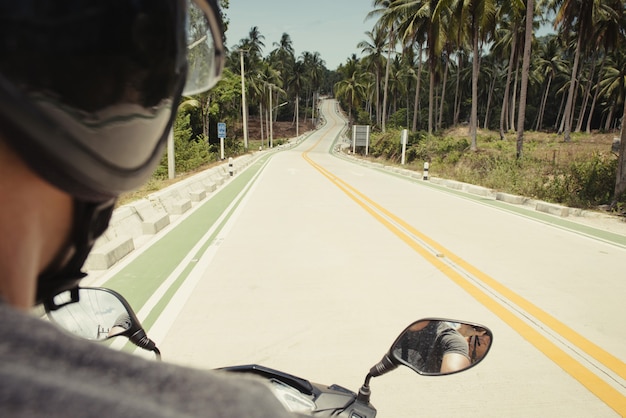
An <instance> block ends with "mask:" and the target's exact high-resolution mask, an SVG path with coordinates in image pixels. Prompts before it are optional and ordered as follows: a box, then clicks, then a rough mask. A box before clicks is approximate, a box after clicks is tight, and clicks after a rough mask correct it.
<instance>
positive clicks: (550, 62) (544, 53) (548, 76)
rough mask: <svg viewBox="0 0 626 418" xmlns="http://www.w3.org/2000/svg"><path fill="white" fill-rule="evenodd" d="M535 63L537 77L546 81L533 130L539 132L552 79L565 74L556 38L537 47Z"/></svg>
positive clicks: (553, 37)
mask: <svg viewBox="0 0 626 418" xmlns="http://www.w3.org/2000/svg"><path fill="white" fill-rule="evenodd" d="M535 58H536V62H535V64H534V68H535V71H536V72H537V75H536V76H537V77H540V78H542V79H544V80H546V83H545V87H544V88H543V95H542V98H541V102H540V104H539V113H538V115H537V124H536V126H535V130H537V131H540V130H541V129H542V127H543V119H544V115H545V111H546V103H547V101H548V96H549V94H550V88H551V86H552V82H553V81H554V79H555V78H556V77H557V76H558V75H559V74H560V73H565V72H566V70H567V66H566V64H565V62H564V61H563V57H562V54H561V50H560V45H559V42H558V39H557V37H556V36H554V35H552V36H550V37H549V38H548V39H547V41H545V42H543V43H541V44H540V45H539V51H538V53H537V54H535Z"/></svg>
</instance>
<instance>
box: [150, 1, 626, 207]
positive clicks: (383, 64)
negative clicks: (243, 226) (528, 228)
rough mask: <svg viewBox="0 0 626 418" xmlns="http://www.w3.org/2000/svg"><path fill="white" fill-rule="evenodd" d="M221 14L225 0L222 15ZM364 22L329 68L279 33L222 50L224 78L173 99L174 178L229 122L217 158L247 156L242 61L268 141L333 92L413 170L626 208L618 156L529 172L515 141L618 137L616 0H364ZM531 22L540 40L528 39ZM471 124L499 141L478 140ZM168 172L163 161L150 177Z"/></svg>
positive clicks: (625, 57) (622, 64)
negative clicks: (405, 145)
mask: <svg viewBox="0 0 626 418" xmlns="http://www.w3.org/2000/svg"><path fill="white" fill-rule="evenodd" d="M227 5H228V2H226V1H222V6H226V9H225V10H226V13H225V14H226V17H227V15H228V13H227ZM527 6H530V9H529V10H528V11H527V10H526V8H527ZM533 6H534V7H533ZM528 12H531V13H528ZM532 12H534V13H532ZM533 15H534V17H533V19H532V21H530V22H527V20H531V19H530V17H531V16H533ZM368 17H369V18H371V19H372V30H371V31H369V32H366V34H365V35H366V39H365V40H363V41H362V42H360V43H359V44H358V45H355V48H356V49H357V50H358V51H359V52H360V53H361V57H357V54H351V55H350V56H349V57H348V58H347V60H346V61H345V63H344V64H342V65H340V66H339V68H337V69H336V71H331V70H328V69H327V68H326V67H325V63H324V60H323V59H322V57H321V56H320V54H319V53H317V52H304V53H302V54H301V55H300V56H296V55H295V53H294V47H293V43H292V40H291V38H290V36H289V34H287V33H284V34H282V36H281V38H280V39H278V40H272V41H273V42H272V46H271V48H268V49H269V51H267V52H266V44H265V37H264V36H263V35H262V34H261V33H260V32H259V29H258V27H252V28H250V32H249V34H248V36H247V37H246V38H244V39H241V40H240V41H239V43H237V44H236V45H235V46H234V47H233V48H232V50H231V51H230V53H229V55H228V60H227V68H226V71H225V73H224V76H223V78H222V81H220V83H218V85H217V86H216V87H215V88H214V89H212V90H211V91H210V92H208V93H204V94H202V95H200V96H198V97H193V98H186V99H185V101H184V102H183V103H182V104H181V106H180V109H179V112H180V115H179V119H180V120H177V122H176V131H177V133H176V141H177V145H176V153H177V155H176V161H177V171H188V170H194V169H195V168H197V167H198V166H200V165H202V164H206V163H207V162H211V161H216V158H217V155H218V149H217V148H218V146H219V145H218V138H217V136H216V124H217V122H226V123H227V125H228V138H227V141H226V142H227V149H228V151H227V156H235V155H237V154H239V153H241V152H246V151H247V150H246V149H245V148H244V142H243V128H242V126H243V116H242V106H241V103H242V86H241V81H242V80H241V78H242V77H241V74H242V66H243V79H244V83H245V96H246V104H247V105H246V109H245V111H246V115H247V116H253V117H255V118H256V119H257V120H260V121H261V123H262V124H263V126H265V127H266V128H265V129H266V132H267V126H268V123H269V121H270V113H272V116H271V117H272V119H273V120H274V121H276V120H281V121H292V123H293V124H295V125H296V126H298V125H299V124H296V121H297V120H302V119H303V118H311V119H314V118H316V117H317V115H316V106H315V103H317V100H318V98H319V97H320V96H321V95H324V94H327V95H334V96H335V97H336V98H337V99H338V100H339V101H340V103H341V105H342V107H343V108H344V109H346V113H347V114H348V117H349V119H350V122H351V123H356V124H363V125H371V126H372V127H373V131H374V132H383V133H385V132H386V131H387V130H388V129H400V128H407V129H409V130H410V131H411V132H412V133H411V144H412V145H411V147H409V151H408V155H407V158H408V159H409V161H412V160H424V159H426V158H432V159H433V161H435V162H437V161H438V160H440V161H441V162H445V164H446V166H449V167H455V168H454V170H455V171H456V172H455V173H454V175H455V176H456V177H459V178H461V179H464V180H465V181H471V182H477V183H479V184H482V183H485V182H487V183H488V185H489V184H493V185H494V186H498V185H506V187H509V188H510V189H512V190H511V191H514V192H519V193H522V194H527V195H529V196H536V197H545V198H548V199H549V200H554V201H561V202H563V203H570V202H571V204H575V205H582V206H585V205H593V204H598V203H605V202H607V201H611V200H612V203H615V202H616V201H618V200H620V199H622V200H623V199H624V198H623V195H624V193H625V191H626V155H625V154H626V151H620V152H619V159H618V161H615V159H614V158H613V159H611V158H610V157H608V156H604V155H601V154H598V155H593V154H591V155H586V156H581V157H580V158H579V159H576V160H572V161H569V162H568V164H567V165H565V166H563V165H558V167H553V169H551V170H545V169H539V168H536V169H531V168H529V167H528V166H529V165H531V166H534V164H533V158H534V156H533V147H534V144H533V143H532V141H528V140H525V138H524V132H525V131H528V132H530V131H536V132H546V135H549V134H551V133H555V134H558V135H561V136H560V138H561V139H562V140H564V141H565V143H570V141H572V137H573V136H575V135H576V133H577V132H587V133H589V134H590V133H592V132H615V135H619V134H618V133H617V131H618V129H619V128H620V127H621V120H622V119H625V120H626V107H625V106H624V102H625V98H626V3H625V2H624V1H623V0H605V1H598V0H545V1H539V0H537V1H536V2H535V1H532V0H528V1H524V2H522V1H514V2H511V1H505V0H485V1H480V2H477V1H461V0H391V1H389V0H373V1H372V12H371V13H370V15H369V16H368ZM540 25H543V26H542V28H541V33H542V34H543V36H536V35H537V33H538V28H539V26H540ZM226 36H228V32H226ZM525 46H529V47H530V49H531V50H532V54H531V55H530V60H529V61H528V60H526V61H525V60H524V59H523V58H524V56H525V55H524V54H523V51H524V50H525ZM528 49H529V48H526V50H528ZM526 56H527V57H528V55H526ZM242 61H243V65H242ZM524 64H526V65H524ZM270 108H271V111H270ZM522 110H523V111H522ZM185 118H186V119H185ZM248 119H249V118H248ZM518 119H519V120H518ZM185 121H187V122H185ZM459 126H468V127H469V128H470V129H469V132H468V134H467V135H465V136H463V137H462V138H460V139H451V138H448V137H446V136H445V135H442V134H441V133H442V132H445V130H447V129H450V128H454V127H459ZM479 127H480V128H483V129H488V130H491V131H495V132H496V134H490V135H487V136H480V135H477V131H478V128H479ZM296 129H297V128H296ZM296 132H297V130H296ZM514 133H517V138H516V142H515V143H514V142H513V141H512V140H511V138H510V136H511V135H512V134H514ZM622 135H624V136H625V137H626V135H625V134H622ZM266 136H267V134H266ZM505 137H506V138H507V139H506V140H505ZM249 139H250V140H254V139H256V140H258V139H259V138H254V139H252V138H249ZM622 142H623V143H626V141H622ZM248 146H249V144H248ZM375 148H376V149H377V150H376V152H377V153H378V155H380V156H384V157H385V158H391V159H397V158H398V156H399V145H398V144H396V143H395V142H394V143H391V142H387V141H386V140H385V139H384V138H382V139H380V140H379V141H378V143H377V144H376V145H375ZM623 148H624V147H623ZM468 149H471V150H472V151H480V152H472V153H468V152H467V150H468ZM494 150H498V151H499V152H498V154H497V155H495V154H494V152H493V151H494ZM179 160H184V161H179ZM164 161H166V160H164ZM450 170H452V168H450ZM166 173H167V168H166V165H162V166H161V167H160V168H159V170H158V171H157V176H161V177H162V176H164V175H165V174H166ZM451 174H452V173H451ZM498 176H501V178H498ZM611 178H612V179H613V180H612V181H611ZM611 182H612V183H613V185H614V186H615V187H614V188H613V191H611Z"/></svg>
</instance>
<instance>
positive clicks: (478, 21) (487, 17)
mask: <svg viewBox="0 0 626 418" xmlns="http://www.w3.org/2000/svg"><path fill="white" fill-rule="evenodd" d="M451 1H454V0H441V1H440V3H439V5H438V8H437V10H436V11H435V14H440V13H442V10H443V9H444V7H446V6H448V4H449V2H451ZM463 3H464V5H465V7H467V12H466V13H462V14H461V16H463V17H466V19H467V21H466V23H467V25H468V26H469V28H470V33H471V34H472V110H471V115H470V137H471V145H470V149H471V150H472V151H476V150H477V149H478V146H477V144H476V133H477V129H478V75H479V72H480V52H479V43H480V42H482V41H486V40H487V39H488V38H489V36H490V35H491V34H492V32H493V31H494V29H495V17H496V12H497V7H496V6H497V3H498V2H497V1H496V0H481V1H478V0H477V1H464V2H463ZM448 7H449V6H448Z"/></svg>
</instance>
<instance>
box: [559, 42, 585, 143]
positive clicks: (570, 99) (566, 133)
mask: <svg viewBox="0 0 626 418" xmlns="http://www.w3.org/2000/svg"><path fill="white" fill-rule="evenodd" d="M583 35H584V34H583V33H582V31H579V34H578V41H577V43H576V51H575V52H574V65H573V66H572V77H571V80H570V84H569V92H568V94H567V102H566V103H565V112H564V114H563V121H564V122H565V126H564V128H563V140H564V141H565V142H570V140H571V139H572V138H571V133H572V122H571V118H572V113H573V108H574V92H575V88H576V76H577V72H578V62H579V60H580V48H581V46H582V42H583Z"/></svg>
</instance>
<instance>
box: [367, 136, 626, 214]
mask: <svg viewBox="0 0 626 418" xmlns="http://www.w3.org/2000/svg"><path fill="white" fill-rule="evenodd" d="M399 138H400V131H399V130H388V131H387V132H386V133H378V134H374V135H373V139H372V146H371V148H370V150H369V155H370V157H371V158H374V159H384V160H386V161H387V162H388V163H391V164H399V163H400V161H401V155H402V147H401V145H400V141H399ZM479 140H480V141H481V143H482V144H483V146H482V147H481V150H480V151H479V152H474V151H471V150H470V144H469V142H468V140H467V138H465V137H462V136H461V137H459V136H458V135H454V136H453V135H451V134H444V135H441V136H433V135H428V134H427V133H426V132H417V133H413V134H410V135H409V140H408V143H407V149H406V166H407V167H408V168H411V169H415V170H417V171H421V169H422V167H423V163H424V162H425V161H428V162H429V163H430V174H431V176H436V177H442V178H449V179H455V180H458V181H462V182H466V183H470V184H477V185H482V186H485V187H489V188H492V189H494V190H498V191H503V192H507V193H512V194H518V195H521V196H527V197H531V198H535V199H541V200H545V201H549V202H554V203H561V204H565V205H567V206H571V207H581V208H592V207H597V206H599V205H607V204H609V203H611V198H612V194H613V186H614V182H615V166H616V164H617V159H616V158H615V155H613V154H612V153H610V152H608V150H606V151H607V152H599V151H598V150H597V149H591V150H589V149H587V148H585V149H584V150H581V151H579V152H577V153H575V154H569V153H567V154H566V156H564V158H559V157H557V156H558V155H560V153H561V152H563V150H565V149H567V147H570V148H571V147H572V146H574V147H576V146H579V145H580V144H579V142H580V140H579V139H577V138H574V140H573V141H574V143H573V144H572V145H571V146H570V145H569V144H565V143H563V142H562V141H560V140H559V139H558V138H557V137H553V138H551V139H548V140H541V141H536V140H533V139H531V140H529V141H528V143H527V148H528V152H527V153H526V154H525V156H524V157H523V158H521V159H518V158H515V152H514V150H515V146H516V144H515V140H514V138H513V137H510V138H508V139H505V140H500V139H499V137H498V135H497V133H491V134H486V135H479ZM621 202H622V204H624V203H626V196H622V199H621Z"/></svg>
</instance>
